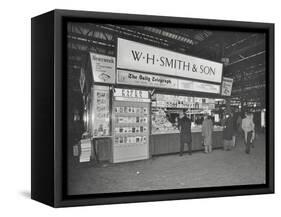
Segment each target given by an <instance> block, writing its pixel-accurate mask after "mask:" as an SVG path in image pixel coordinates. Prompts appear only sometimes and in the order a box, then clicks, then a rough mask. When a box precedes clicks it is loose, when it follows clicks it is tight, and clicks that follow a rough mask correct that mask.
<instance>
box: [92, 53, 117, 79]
mask: <svg viewBox="0 0 281 217" xmlns="http://www.w3.org/2000/svg"><path fill="white" fill-rule="evenodd" d="M90 57H91V64H92V72H93V77H94V81H95V82H100V83H107V84H113V83H114V82H115V57H111V56H106V55H101V54H96V53H90Z"/></svg>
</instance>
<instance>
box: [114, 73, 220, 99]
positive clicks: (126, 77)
mask: <svg viewBox="0 0 281 217" xmlns="http://www.w3.org/2000/svg"><path fill="white" fill-rule="evenodd" d="M117 83H119V84H127V85H137V86H146V87H158V88H170V89H179V90H188V91H198V92H205V93H215V94H219V93H220V85H218V84H210V83H204V82H197V81H190V80H183V79H176V78H171V77H168V76H159V75H150V74H146V73H139V72H132V71H126V70H117Z"/></svg>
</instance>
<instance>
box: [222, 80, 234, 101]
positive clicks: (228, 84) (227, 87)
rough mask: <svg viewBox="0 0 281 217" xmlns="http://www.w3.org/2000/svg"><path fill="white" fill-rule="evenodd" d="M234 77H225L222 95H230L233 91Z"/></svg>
mask: <svg viewBox="0 0 281 217" xmlns="http://www.w3.org/2000/svg"><path fill="white" fill-rule="evenodd" d="M232 85H233V79H232V78H227V77H223V79H222V86H221V95H223V96H230V95H231V91H232Z"/></svg>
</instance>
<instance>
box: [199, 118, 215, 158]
mask: <svg viewBox="0 0 281 217" xmlns="http://www.w3.org/2000/svg"><path fill="white" fill-rule="evenodd" d="M212 136H213V122H212V120H211V119H210V118H209V117H208V115H207V114H205V115H204V121H203V123H202V137H203V140H204V148H205V153H210V152H212Z"/></svg>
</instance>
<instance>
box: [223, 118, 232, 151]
mask: <svg viewBox="0 0 281 217" xmlns="http://www.w3.org/2000/svg"><path fill="white" fill-rule="evenodd" d="M233 135H234V129H233V118H232V116H231V115H230V114H229V113H226V115H225V121H224V129H223V149H224V150H225V151H230V150H231V148H232V146H233V145H232V144H233Z"/></svg>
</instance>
